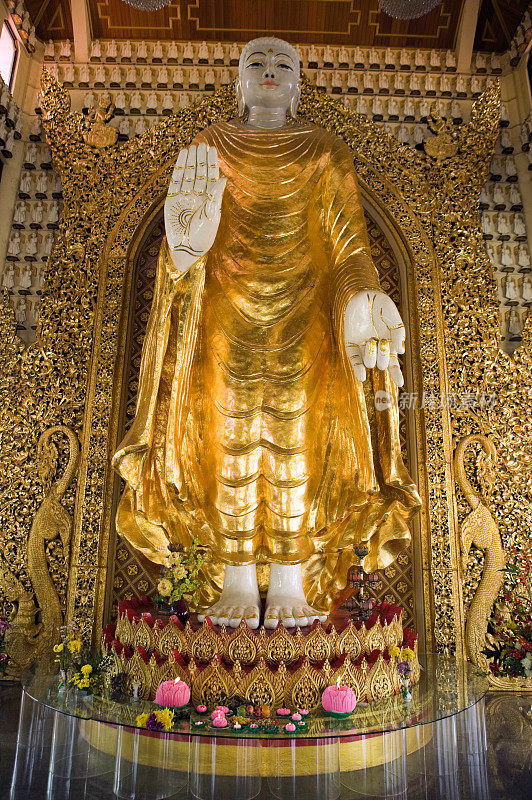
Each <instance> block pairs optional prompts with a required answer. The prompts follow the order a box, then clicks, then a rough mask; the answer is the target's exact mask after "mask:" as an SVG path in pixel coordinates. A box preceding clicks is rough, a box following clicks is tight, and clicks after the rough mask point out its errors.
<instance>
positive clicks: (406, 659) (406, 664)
mask: <svg viewBox="0 0 532 800" xmlns="http://www.w3.org/2000/svg"><path fill="white" fill-rule="evenodd" d="M388 652H389V653H390V658H393V659H394V661H395V662H396V669H397V674H398V675H399V678H400V679H401V683H402V684H403V697H404V699H405V700H407V701H409V700H411V699H412V689H411V686H410V676H411V674H412V669H413V668H412V662H413V660H414V651H413V650H411V649H410V647H403V649H402V650H401V649H400V648H399V647H397V646H395V645H394V646H393V647H390V649H389V651H388ZM400 657H401V658H402V661H400V660H399V658H400Z"/></svg>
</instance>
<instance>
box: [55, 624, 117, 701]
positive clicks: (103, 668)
mask: <svg viewBox="0 0 532 800" xmlns="http://www.w3.org/2000/svg"><path fill="white" fill-rule="evenodd" d="M60 630H61V641H60V642H59V643H58V644H55V645H54V646H53V651H54V653H55V660H56V662H57V663H58V664H59V669H60V671H61V684H60V688H61V687H66V685H67V684H71V685H72V686H75V687H76V688H77V689H81V690H84V691H86V692H87V693H94V692H95V693H100V692H101V691H102V689H103V687H104V683H105V678H106V674H107V667H108V663H107V662H108V661H109V660H110V655H106V656H101V655H99V654H98V653H93V652H92V650H91V649H90V647H89V646H88V645H86V644H84V642H83V640H82V639H81V638H80V636H79V635H78V634H77V632H76V631H69V630H68V629H67V628H61V629H60Z"/></svg>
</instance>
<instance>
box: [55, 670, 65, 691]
mask: <svg viewBox="0 0 532 800" xmlns="http://www.w3.org/2000/svg"><path fill="white" fill-rule="evenodd" d="M66 689H67V674H66V671H65V670H64V669H60V670H59V686H58V687H57V691H58V692H61V693H63V692H66Z"/></svg>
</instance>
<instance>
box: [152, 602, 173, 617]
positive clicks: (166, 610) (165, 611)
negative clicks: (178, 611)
mask: <svg viewBox="0 0 532 800" xmlns="http://www.w3.org/2000/svg"><path fill="white" fill-rule="evenodd" d="M155 607H156V609H157V613H158V614H160V615H161V616H164V617H168V616H170V614H171V613H172V609H171V608H170V606H169V605H168V603H163V602H161V601H160V600H158V601H157V602H156V603H155Z"/></svg>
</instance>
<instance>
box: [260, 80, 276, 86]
mask: <svg viewBox="0 0 532 800" xmlns="http://www.w3.org/2000/svg"><path fill="white" fill-rule="evenodd" d="M261 86H279V84H278V83H275V81H264V83H261Z"/></svg>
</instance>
